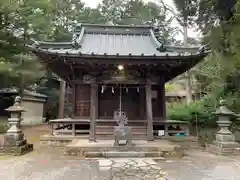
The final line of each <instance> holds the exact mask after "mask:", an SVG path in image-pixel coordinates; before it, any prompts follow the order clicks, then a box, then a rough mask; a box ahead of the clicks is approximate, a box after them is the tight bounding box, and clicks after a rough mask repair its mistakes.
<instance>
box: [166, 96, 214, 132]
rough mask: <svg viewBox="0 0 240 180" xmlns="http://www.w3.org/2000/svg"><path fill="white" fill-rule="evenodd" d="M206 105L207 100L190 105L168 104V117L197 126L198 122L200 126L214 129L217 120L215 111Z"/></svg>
mask: <svg viewBox="0 0 240 180" xmlns="http://www.w3.org/2000/svg"><path fill="white" fill-rule="evenodd" d="M205 103H206V101H205V99H203V100H199V101H195V102H192V103H190V104H186V103H169V104H167V117H168V119H171V120H180V121H188V122H190V123H191V124H195V123H196V120H197V121H198V124H201V125H203V126H211V127H213V126H215V125H216V118H215V116H213V115H212V113H213V112H214V111H215V110H213V108H210V107H206V106H205Z"/></svg>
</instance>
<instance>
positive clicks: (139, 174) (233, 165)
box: [0, 148, 240, 180]
mask: <svg viewBox="0 0 240 180" xmlns="http://www.w3.org/2000/svg"><path fill="white" fill-rule="evenodd" d="M62 152H63V151H62V150H59V148H56V149H51V148H46V149H45V150H44V151H42V152H40V153H37V152H33V153H30V154H28V155H24V156H21V157H13V158H9V159H5V160H0V180H79V179H81V180H141V179H144V180H161V178H162V177H161V176H160V175H161V174H163V175H165V174H166V173H167V174H166V175H165V176H166V177H167V178H168V179H169V180H193V179H194V180H240V157H223V156H215V155H212V154H209V153H207V152H201V151H192V152H191V151H189V154H188V155H187V156H186V157H184V158H182V159H179V160H161V159H160V160H159V159H158V160H155V159H154V160H153V159H151V158H148V159H123V158H119V159H80V158H78V157H68V156H67V157H66V156H62Z"/></svg>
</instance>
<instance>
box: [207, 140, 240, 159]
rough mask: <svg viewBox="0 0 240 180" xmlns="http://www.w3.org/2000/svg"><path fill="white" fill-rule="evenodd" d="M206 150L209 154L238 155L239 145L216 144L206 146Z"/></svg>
mask: <svg viewBox="0 0 240 180" xmlns="http://www.w3.org/2000/svg"><path fill="white" fill-rule="evenodd" d="M206 149H207V150H208V151H209V152H212V153H215V154H219V155H234V156H239V155H240V145H239V144H238V143H225V144H224V143H216V142H214V143H213V144H208V145H207V146H206Z"/></svg>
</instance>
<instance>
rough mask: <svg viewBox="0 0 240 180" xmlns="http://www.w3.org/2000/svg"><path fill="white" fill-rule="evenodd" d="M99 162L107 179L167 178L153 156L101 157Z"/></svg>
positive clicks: (153, 179)
mask: <svg viewBox="0 0 240 180" xmlns="http://www.w3.org/2000/svg"><path fill="white" fill-rule="evenodd" d="M98 162H99V169H100V172H101V174H104V175H103V176H102V177H103V179H106V180H112V179H113V180H121V179H126V180H166V178H165V176H166V173H165V172H163V171H162V169H161V168H160V166H158V165H157V163H156V162H155V161H154V160H153V159H151V158H149V159H145V158H144V159H140V158H131V159H125V158H121V159H99V160H98ZM104 172H105V173H104Z"/></svg>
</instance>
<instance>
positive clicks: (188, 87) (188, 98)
mask: <svg viewBox="0 0 240 180" xmlns="http://www.w3.org/2000/svg"><path fill="white" fill-rule="evenodd" d="M187 28H188V27H187V22H184V25H183V33H184V34H183V45H184V47H188V29H187ZM185 88H186V102H187V104H189V103H191V102H192V83H191V75H190V73H189V71H187V72H186V87H185Z"/></svg>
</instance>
